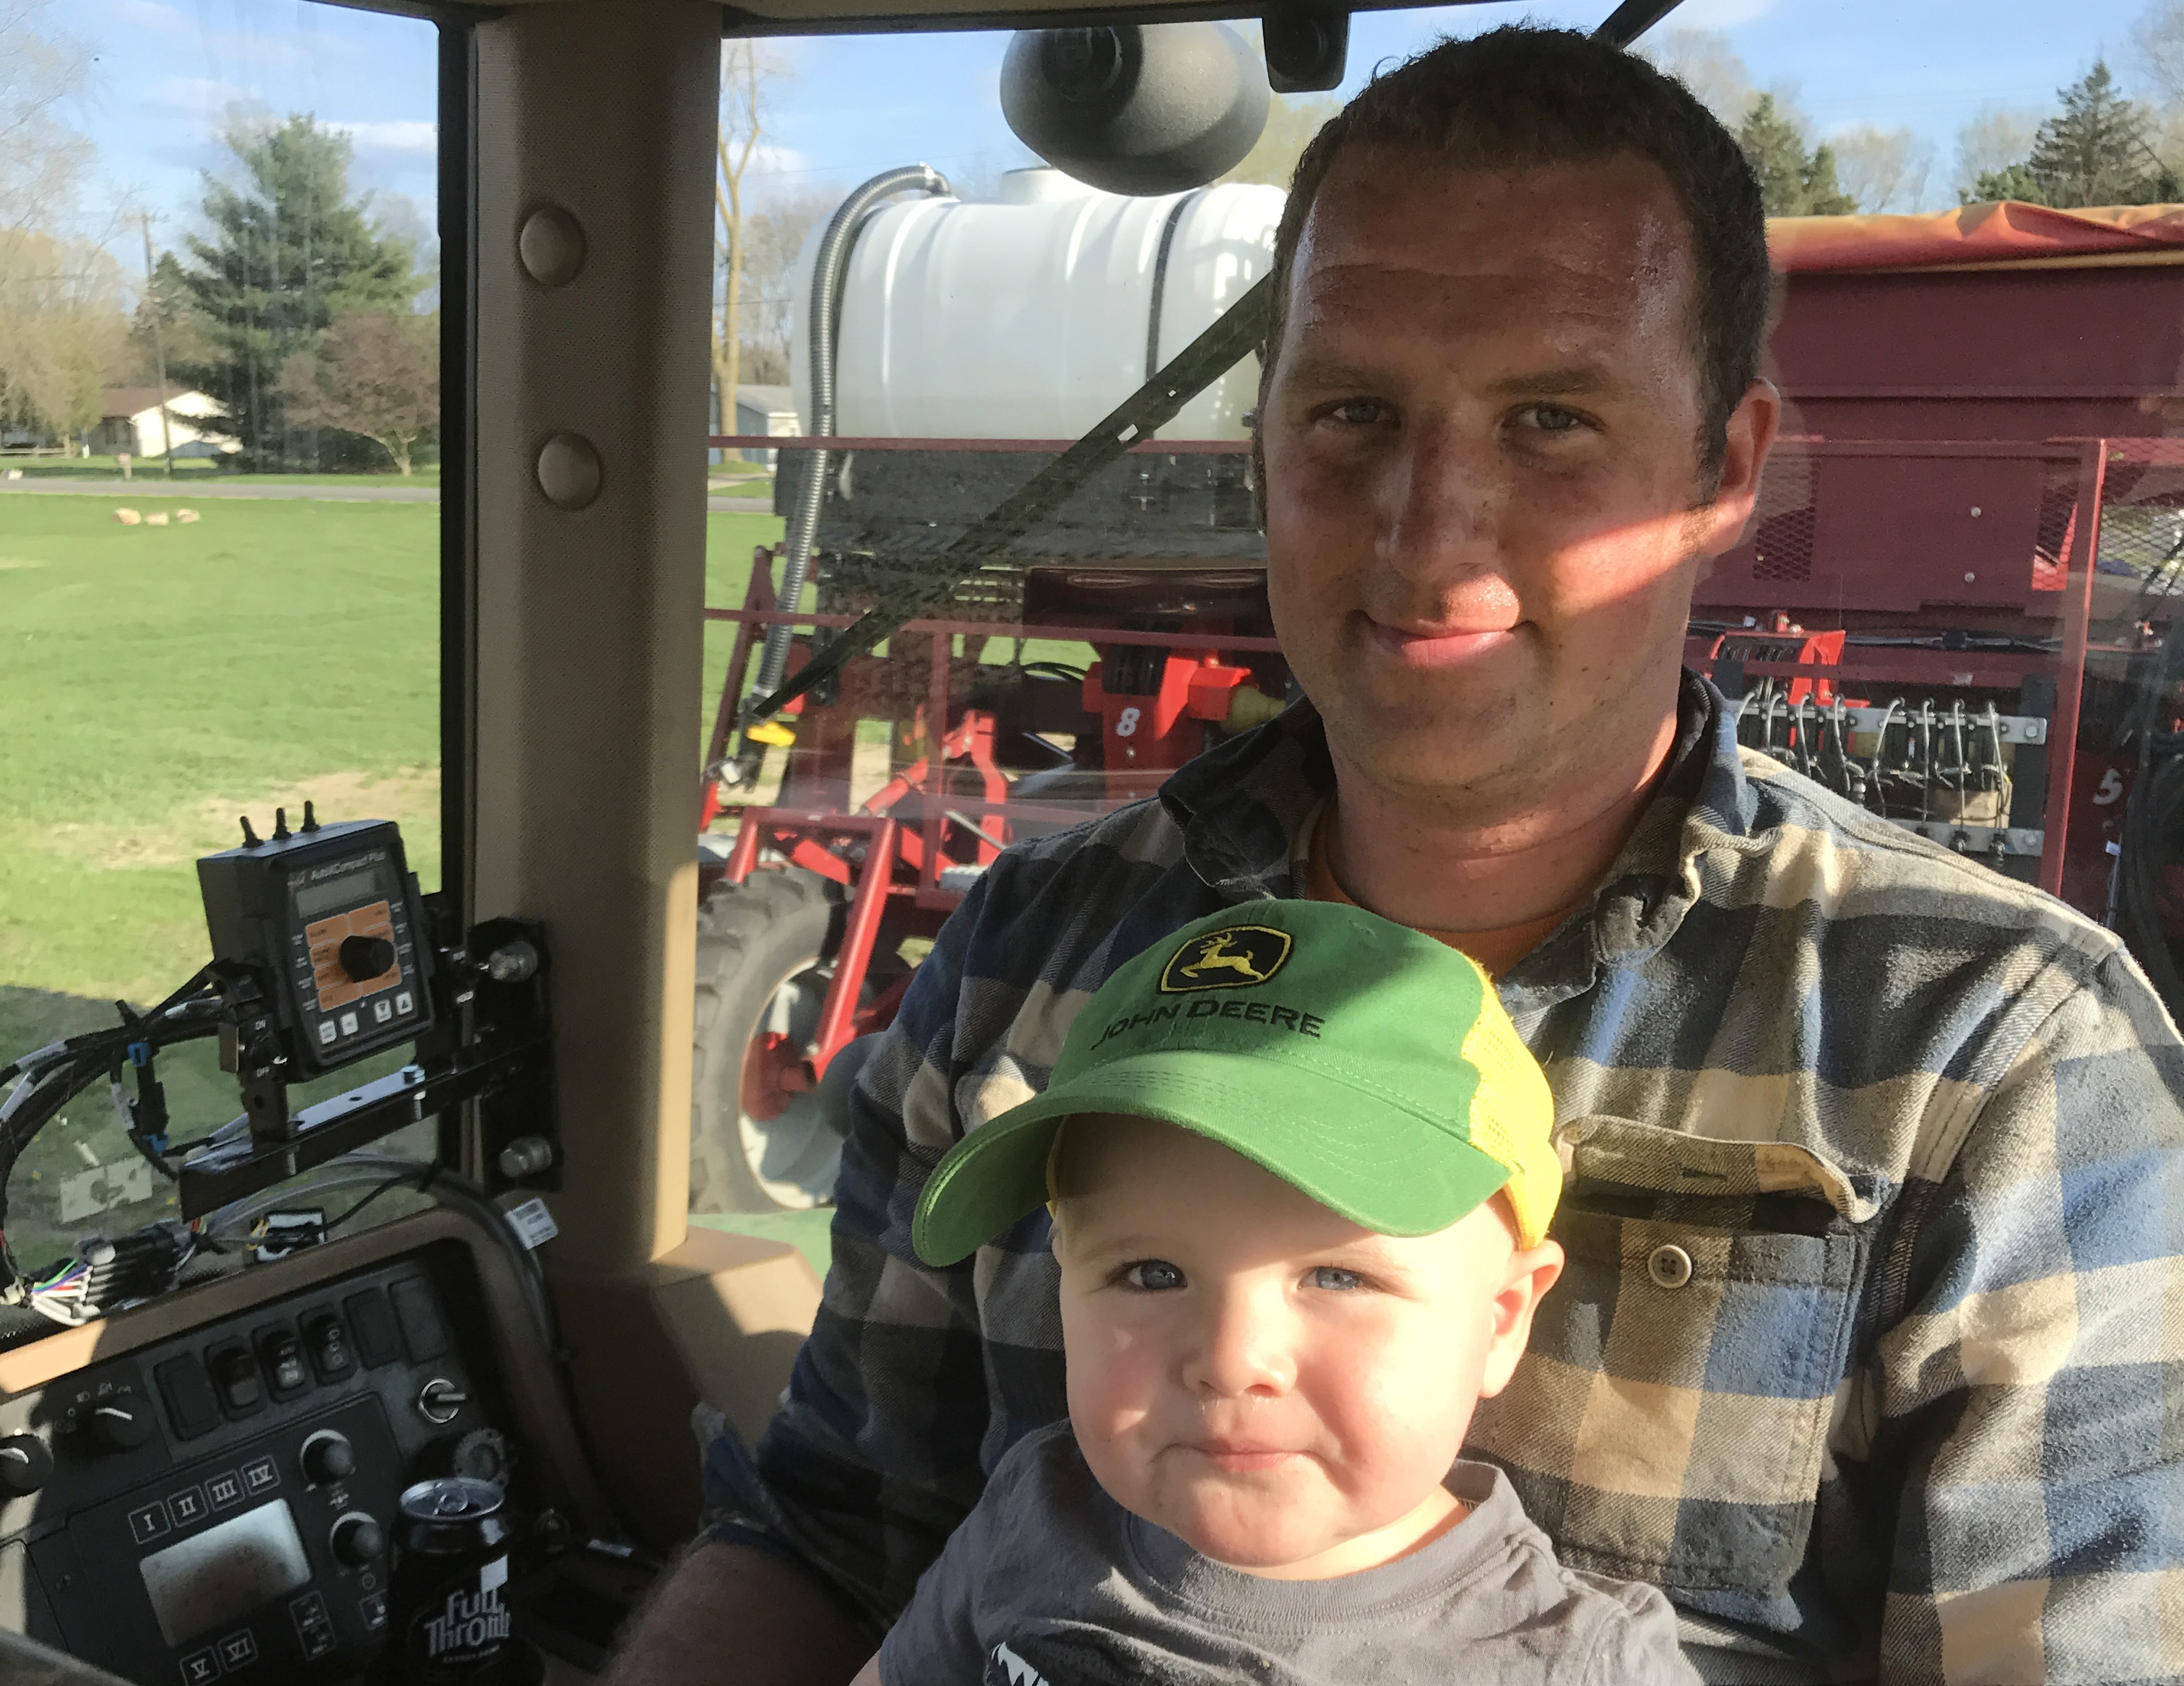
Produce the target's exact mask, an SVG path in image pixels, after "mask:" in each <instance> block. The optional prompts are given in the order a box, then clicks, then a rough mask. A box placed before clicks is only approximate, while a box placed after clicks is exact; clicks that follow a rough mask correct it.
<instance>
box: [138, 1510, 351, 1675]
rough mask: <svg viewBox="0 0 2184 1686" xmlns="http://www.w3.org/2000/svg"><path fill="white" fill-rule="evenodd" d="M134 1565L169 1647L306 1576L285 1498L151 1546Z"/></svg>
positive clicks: (300, 1539)
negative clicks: (162, 1547)
mask: <svg viewBox="0 0 2184 1686" xmlns="http://www.w3.org/2000/svg"><path fill="white" fill-rule="evenodd" d="M138 1567H139V1568H141V1569H142V1572H143V1575H144V1590H145V1591H146V1592H147V1593H148V1594H151V1598H152V1613H153V1615H154V1616H157V1617H158V1618H159V1633H160V1636H161V1637H162V1638H164V1639H165V1640H166V1642H167V1643H168V1644H170V1645H179V1644H182V1643H183V1641H185V1640H187V1639H192V1638H194V1637H195V1636H196V1635H198V1634H199V1633H203V1632H204V1631H205V1630H206V1629H207V1628H209V1627H219V1626H220V1624H221V1623H222V1622H232V1621H234V1620H235V1619H236V1617H237V1616H247V1615H248V1614H249V1613H250V1612H251V1611H253V1610H255V1609H257V1608H258V1606H259V1605H261V1604H263V1603H265V1600H266V1599H270V1598H278V1597H279V1596H280V1595H281V1594H282V1593H287V1592H293V1591H294V1590H295V1589H296V1588H298V1587H300V1586H302V1585H304V1583H306V1582H307V1581H309V1579H310V1578H311V1564H310V1560H309V1558H307V1557H306V1556H305V1555H304V1541H303V1537H302V1536H301V1535H300V1534H298V1532H296V1521H295V1518H294V1517H292V1516H290V1515H289V1514H288V1502H287V1500H286V1499H274V1500H272V1501H271V1502H270V1503H268V1504H265V1505H259V1507H258V1508H257V1509H256V1510H246V1511H244V1512H243V1513H242V1515H241V1516H236V1517H233V1518H231V1520H229V1521H225V1522H222V1523H221V1524H220V1526H219V1527H213V1528H207V1529H206V1530H205V1531H204V1532H203V1533H201V1534H193V1535H192V1536H191V1537H190V1538H187V1539H186V1540H183V1541H181V1543H180V1544H175V1545H170V1546H169V1547H168V1548H167V1549H165V1550H164V1551H155V1552H153V1554H152V1555H150V1556H149V1557H147V1558H146V1559H145V1560H143V1562H142V1564H140V1565H139V1566H138Z"/></svg>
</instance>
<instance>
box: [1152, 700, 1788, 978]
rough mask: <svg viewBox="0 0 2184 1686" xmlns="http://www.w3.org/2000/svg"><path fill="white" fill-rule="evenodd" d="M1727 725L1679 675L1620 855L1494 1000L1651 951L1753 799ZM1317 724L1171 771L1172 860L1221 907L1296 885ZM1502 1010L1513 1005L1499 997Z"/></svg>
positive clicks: (1740, 827) (1302, 709)
mask: <svg viewBox="0 0 2184 1686" xmlns="http://www.w3.org/2000/svg"><path fill="white" fill-rule="evenodd" d="M1333 793H1334V762H1333V761H1332V759H1331V758H1330V757H1329V755H1328V751H1327V729H1326V727H1325V726H1324V724H1323V723H1322V722H1321V720H1320V717H1319V712H1318V710H1317V709H1316V708H1314V707H1313V706H1312V704H1311V703H1310V702H1309V701H1299V702H1297V703H1295V704H1293V705H1292V706H1290V708H1289V709H1287V710H1286V711H1285V712H1283V713H1282V714H1281V715H1280V717H1278V718H1276V719H1274V720H1273V721H1270V722H1269V723H1267V724H1266V725H1264V726H1262V727H1259V728H1257V729H1256V730H1253V731H1250V732H1245V733H1242V734H1240V735H1238V736H1236V737H1234V738H1231V739H1230V740H1229V741H1228V742H1227V743H1225V744H1223V745H1219V746H1218V747H1217V748H1215V749H1213V750H1210V751H1207V752H1206V754H1204V755H1202V756H1199V757H1198V758H1197V759H1196V760H1195V761H1193V762H1190V764H1189V765H1188V766H1186V767H1184V768H1182V769H1180V770H1179V771H1178V773H1176V774H1175V775H1174V777H1173V778H1171V779H1169V780H1168V781H1167V784H1164V785H1162V787H1161V793H1160V800H1161V802H1162V805H1163V806H1164V807H1166V808H1167V812H1168V814H1169V816H1170V817H1171V818H1173V820H1174V821H1175V823H1176V824H1177V825H1178V827H1179V828H1180V829H1182V832H1183V848H1184V861H1185V863H1187V864H1188V865H1189V866H1190V869H1191V870H1192V872H1194V873H1195V874H1197V876H1198V877H1199V879H1201V881H1202V882H1203V883H1204V884H1205V885H1206V886H1207V888H1209V889H1211V890H1213V891H1214V892H1215V893H1216V894H1217V895H1218V896H1221V897H1222V898H1223V900H1225V901H1229V902H1248V901H1254V900H1257V899H1260V898H1262V897H1267V896H1294V895H1297V894H1299V893H1301V890H1300V887H1299V886H1298V885H1297V884H1296V883H1295V878H1294V874H1293V873H1292V870H1291V863H1292V862H1293V861H1295V859H1296V858H1297V857H1299V856H1300V855H1301V853H1302V852H1303V851H1304V849H1305V848H1306V847H1307V839H1306V835H1305V834H1306V831H1307V828H1308V827H1309V825H1310V824H1311V822H1312V818H1313V816H1314V815H1316V814H1317V813H1318V811H1319V809H1320V807H1321V806H1322V804H1323V803H1324V802H1325V801H1327V799H1328V797H1329V796H1331V795H1332V794H1333ZM1755 813H1756V806H1755V802H1754V798H1753V794H1752V786H1751V784H1750V782H1749V781H1748V780H1747V779H1746V778H1745V776H1744V768H1743V765H1742V762H1741V760H1740V758H1739V754H1738V749H1737V743H1736V720H1735V718H1734V717H1733V716H1732V715H1731V713H1730V710H1729V708H1728V706H1726V705H1725V704H1724V701H1723V700H1722V697H1721V694H1720V693H1719V691H1717V690H1715V689H1714V688H1713V685H1712V684H1709V683H1708V681H1706V680H1705V679H1703V678H1700V677H1699V676H1698V675H1697V674H1696V673H1691V672H1690V671H1688V670H1686V671H1685V674H1684V677H1683V684H1682V689H1681V691H1680V694H1679V695H1678V698H1677V708H1676V742H1675V746H1674V749H1673V750H1672V751H1670V754H1669V765H1668V768H1667V771H1666V772H1665V773H1663V777H1662V779H1661V781H1660V784H1659V785H1658V787H1657V789H1656V790H1655V792H1654V795H1653V797H1652V801H1649V802H1648V803H1647V804H1646V808H1645V811H1644V812H1642V813H1641V815H1640V816H1639V819H1638V824H1637V826H1636V828H1635V829H1634V830H1633V831H1632V832H1631V834H1630V840H1629V841H1628V842H1626V843H1625V844H1624V846H1623V851H1622V853H1621V854H1619V856H1618V857H1616V860H1615V863H1614V865H1613V866H1612V867H1611V868H1608V870H1607V874H1605V875H1604V876H1603V877H1602V880H1601V882H1600V885H1599V886H1598V888H1597V889H1596V890H1595V892H1594V896H1593V900H1592V905H1591V908H1590V909H1589V910H1588V913H1586V914H1585V916H1582V917H1580V918H1574V919H1572V920H1571V921H1570V922H1569V923H1568V924H1565V925H1564V926H1563V927H1562V928H1561V929H1560V930H1557V932H1555V934H1554V935H1552V936H1550V937H1549V938H1548V939H1547V941H1546V942H1544V943H1542V944H1541V946H1539V947H1538V948H1537V949H1535V950H1534V951H1533V952H1532V953H1531V954H1530V955H1529V956H1527V957H1525V959H1524V961H1522V962H1521V963H1518V965H1517V966H1516V967H1515V968H1514V969H1513V970H1512V971H1511V972H1510V973H1509V974H1507V977H1506V978H1505V979H1504V980H1503V988H1502V998H1503V1000H1504V1001H1505V1002H1512V1001H1513V998H1514V999H1515V1001H1517V1002H1522V1003H1523V1004H1524V1005H1525V1006H1531V1007H1546V1006H1548V1005H1551V1004H1552V1002H1555V1001H1557V1000H1563V999H1566V998H1568V997H1569V996H1571V995H1574V994H1576V993H1578V992H1580V991H1582V990H1585V989H1587V988H1590V987H1591V984H1592V981H1593V980H1594V979H1595V978H1596V976H1597V975H1598V973H1599V971H1600V969H1602V967H1609V968H1622V967H1629V966H1634V965H1636V964H1639V963H1641V962H1643V961H1644V960H1646V958H1648V957H1650V956H1652V954H1654V953H1656V952H1658V951H1659V949H1660V948H1661V947H1662V946H1663V945H1664V944H1665V943H1666V942H1667V941H1669V938H1670V937H1671V936H1673V935H1674V934H1675V931H1676V928H1677V927H1678V926H1679V925H1680V924H1682V923H1683V918H1684V915H1685V913H1687V912H1689V911H1690V909H1691V905H1692V903H1694V902H1697V900H1698V897H1699V878H1698V871H1697V862H1698V857H1699V856H1700V855H1701V854H1702V853H1703V852H1704V851H1706V850H1707V849H1708V848H1711V847H1713V846H1717V845H1718V844H1719V843H1720V842H1722V841H1723V840H1724V839H1725V838H1741V837H1744V836H1747V835H1749V834H1750V831H1751V829H1752V824H1753V823H1754V817H1755ZM1511 1010H1512V1011H1516V1010H1517V1006H1516V1005H1515V1004H1513V1005H1512V1007H1511Z"/></svg>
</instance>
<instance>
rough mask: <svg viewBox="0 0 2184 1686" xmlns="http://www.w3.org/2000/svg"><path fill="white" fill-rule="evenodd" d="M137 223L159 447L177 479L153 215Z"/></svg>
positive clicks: (145, 215)
mask: <svg viewBox="0 0 2184 1686" xmlns="http://www.w3.org/2000/svg"><path fill="white" fill-rule="evenodd" d="M136 220H137V221H138V223H139V224H140V225H141V226H142V228H143V230H144V314H145V315H146V316H147V317H148V318H149V319H150V321H151V324H152V362H153V368H154V370H155V371H156V372H157V373H158V375H159V445H160V449H161V450H162V452H163V453H164V455H165V456H166V459H167V478H169V479H170V480H171V479H173V478H174V477H175V438H174V433H173V432H172V430H171V429H170V428H169V427H168V426H167V344H166V339H165V337H164V335H162V334H161V333H160V332H159V295H158V293H157V292H156V291H155V290H154V289H155V285H156V283H155V275H156V272H155V271H153V267H152V213H151V212H149V211H139V212H137V213H136Z"/></svg>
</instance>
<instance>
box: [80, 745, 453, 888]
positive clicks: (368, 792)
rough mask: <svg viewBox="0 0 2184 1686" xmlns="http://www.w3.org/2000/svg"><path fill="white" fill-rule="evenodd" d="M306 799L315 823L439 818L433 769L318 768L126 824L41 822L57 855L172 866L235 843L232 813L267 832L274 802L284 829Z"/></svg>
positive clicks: (295, 820) (115, 866)
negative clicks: (288, 780)
mask: <svg viewBox="0 0 2184 1686" xmlns="http://www.w3.org/2000/svg"><path fill="white" fill-rule="evenodd" d="M306 800H309V801H311V802H312V803H313V804H315V807H316V811H317V813H318V817H319V818H320V819H321V820H333V819H394V820H402V821H405V822H412V823H414V822H416V821H420V820H423V821H428V822H429V821H433V820H437V818H439V807H440V769H439V768H437V767H418V768H411V767H404V768H397V769H395V771H393V773H356V772H343V773H318V774H315V775H314V776H313V777H311V778H309V779H297V780H295V781H293V782H292V784H287V785H284V786H281V787H278V788H276V789H272V790H261V791H259V792H258V793H256V794H255V795H253V796H245V797H235V796H207V797H205V798H204V799H203V801H198V802H196V803H193V804H190V805H188V806H186V807H180V808H176V809H174V810H172V811H170V812H168V813H167V814H165V815H164V816H161V817H159V818H154V819H153V820H151V821H150V822H149V823H138V824H136V825H132V826H130V827H128V828H127V829H115V828H114V827H111V826H103V825H83V824H79V823H75V822H73V821H69V822H64V823H61V824H59V825H54V826H49V827H47V831H46V839H47V842H48V843H49V844H50V845H51V846H53V849H54V850H55V851H58V853H61V854H64V855H68V856H70V857H73V858H75V859H76V860H81V861H88V862H89V863H91V864H92V865H93V866H95V867H98V868H104V869H107V870H112V871H125V870H127V869H130V868H136V867H171V866H179V865H180V864H181V863H183V862H185V861H194V860H195V859H197V858H198V856H200V855H209V854H212V853H213V852H214V851H217V850H220V849H227V848H232V847H233V846H235V845H236V844H237V843H238V842H240V841H241V840H242V829H241V828H240V827H239V826H238V825H237V823H236V818H237V815H239V814H248V815H249V816H250V823H251V824H252V825H253V826H254V827H256V828H257V830H258V835H259V836H261V837H263V836H265V835H268V834H269V833H270V832H271V830H272V829H273V811H274V809H276V807H285V808H286V809H287V811H288V823H289V824H290V825H291V826H295V825H300V824H301V823H303V819H304V801H306Z"/></svg>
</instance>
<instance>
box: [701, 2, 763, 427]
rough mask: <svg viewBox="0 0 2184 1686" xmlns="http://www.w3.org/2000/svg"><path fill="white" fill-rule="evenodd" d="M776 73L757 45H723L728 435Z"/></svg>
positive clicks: (721, 209)
mask: <svg viewBox="0 0 2184 1686" xmlns="http://www.w3.org/2000/svg"><path fill="white" fill-rule="evenodd" d="M773 75H774V67H773V64H772V61H771V60H769V59H766V57H765V55H764V53H763V52H762V50H761V49H760V46H759V44H758V43H757V42H754V41H728V42H722V43H721V111H720V124H719V127H718V129H717V130H716V133H715V137H714V146H715V148H716V151H717V152H718V153H719V154H720V165H719V169H718V170H717V172H716V174H715V176H714V177H713V207H714V210H715V212H716V215H718V217H719V219H720V229H719V232H718V234H717V235H716V238H715V242H714V249H715V253H716V257H717V260H718V261H719V265H720V270H721V281H720V292H719V299H720V309H719V310H718V311H717V312H716V314H715V315H714V317H713V385H714V387H715V388H716V390H717V391H718V392H719V394H720V398H721V431H722V432H724V433H734V432H735V430H736V388H737V386H738V384H739V383H740V382H742V380H743V338H744V323H743V293H744V272H745V271H746V269H747V268H748V267H749V251H748V249H747V248H748V246H749V236H750V231H749V227H748V226H747V224H748V218H747V216H746V214H745V209H744V176H745V175H746V174H748V173H749V170H750V165H751V159H753V158H755V156H756V155H757V154H758V149H759V141H760V137H761V136H762V135H763V134H764V133H765V129H766V109H765V108H766V84H767V83H768V82H770V81H772V78H773Z"/></svg>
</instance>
